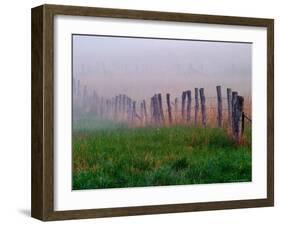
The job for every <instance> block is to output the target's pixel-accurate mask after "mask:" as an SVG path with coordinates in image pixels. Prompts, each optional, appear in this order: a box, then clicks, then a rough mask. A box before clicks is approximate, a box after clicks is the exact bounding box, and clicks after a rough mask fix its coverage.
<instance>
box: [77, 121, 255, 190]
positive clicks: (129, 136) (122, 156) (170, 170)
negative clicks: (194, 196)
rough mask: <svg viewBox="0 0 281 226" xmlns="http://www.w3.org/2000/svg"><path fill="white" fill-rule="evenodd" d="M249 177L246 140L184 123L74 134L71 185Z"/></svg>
mask: <svg viewBox="0 0 281 226" xmlns="http://www.w3.org/2000/svg"><path fill="white" fill-rule="evenodd" d="M237 181H251V148H250V145H239V146H237V145H236V144H235V143H234V142H233V140H232V139H231V138H229V136H227V133H226V131H224V130H223V129H218V128H206V129H204V128H191V127H184V126H175V127H162V128H135V129H132V128H114V129H111V130H95V131H90V130H86V131H79V132H75V133H74V134H73V189H75V190H78V189H93V188H120V187H143V186H159V185H183V184H204V183H224V182H237Z"/></svg>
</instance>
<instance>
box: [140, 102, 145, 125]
mask: <svg viewBox="0 0 281 226" xmlns="http://www.w3.org/2000/svg"><path fill="white" fill-rule="evenodd" d="M140 120H141V125H143V123H144V110H143V102H141V103H140Z"/></svg>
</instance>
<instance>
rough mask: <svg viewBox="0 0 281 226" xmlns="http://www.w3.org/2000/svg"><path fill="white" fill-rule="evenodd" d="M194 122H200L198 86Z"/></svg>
mask: <svg viewBox="0 0 281 226" xmlns="http://www.w3.org/2000/svg"><path fill="white" fill-rule="evenodd" d="M194 111H195V114H194V124H195V125H197V122H198V111H199V102H198V88H195V106H194Z"/></svg>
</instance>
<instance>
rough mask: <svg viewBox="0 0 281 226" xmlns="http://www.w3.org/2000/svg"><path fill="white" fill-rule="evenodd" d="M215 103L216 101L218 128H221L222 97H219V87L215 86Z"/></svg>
mask: <svg viewBox="0 0 281 226" xmlns="http://www.w3.org/2000/svg"><path fill="white" fill-rule="evenodd" d="M217 101H218V115H217V121H218V127H222V96H221V86H217Z"/></svg>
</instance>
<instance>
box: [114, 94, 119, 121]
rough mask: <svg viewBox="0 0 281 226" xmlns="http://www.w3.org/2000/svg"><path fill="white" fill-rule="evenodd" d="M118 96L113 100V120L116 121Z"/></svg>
mask: <svg viewBox="0 0 281 226" xmlns="http://www.w3.org/2000/svg"><path fill="white" fill-rule="evenodd" d="M117 111H118V96H115V99H114V119H115V120H117V115H118V112H117Z"/></svg>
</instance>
